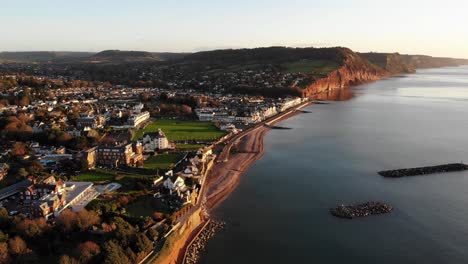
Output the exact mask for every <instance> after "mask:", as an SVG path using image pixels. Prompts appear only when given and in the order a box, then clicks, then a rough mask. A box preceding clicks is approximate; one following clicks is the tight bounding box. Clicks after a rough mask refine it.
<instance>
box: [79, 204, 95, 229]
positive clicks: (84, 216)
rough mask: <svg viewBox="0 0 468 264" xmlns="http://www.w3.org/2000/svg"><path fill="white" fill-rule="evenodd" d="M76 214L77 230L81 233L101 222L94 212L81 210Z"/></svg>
mask: <svg viewBox="0 0 468 264" xmlns="http://www.w3.org/2000/svg"><path fill="white" fill-rule="evenodd" d="M76 214H77V228H78V229H80V230H81V231H84V230H86V229H88V228H90V227H91V226H93V225H97V224H99V222H100V221H101V219H100V218H99V216H98V215H97V214H96V213H95V212H93V211H88V210H86V209H83V210H81V211H79V212H78V213H76Z"/></svg>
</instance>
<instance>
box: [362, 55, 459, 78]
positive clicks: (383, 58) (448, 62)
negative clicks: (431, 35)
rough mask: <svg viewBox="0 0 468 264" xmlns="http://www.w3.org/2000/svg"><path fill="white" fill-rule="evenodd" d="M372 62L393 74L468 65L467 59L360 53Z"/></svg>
mask: <svg viewBox="0 0 468 264" xmlns="http://www.w3.org/2000/svg"><path fill="white" fill-rule="evenodd" d="M360 55H361V56H362V57H364V58H366V59H367V60H369V61H370V62H372V63H374V64H375V65H378V66H379V67H382V68H383V69H385V70H386V71H388V72H390V73H392V74H400V73H414V72H415V71H416V69H427V68H439V67H453V66H460V65H465V64H468V60H466V59H455V58H443V57H431V56H425V55H400V54H399V53H375V52H369V53H360Z"/></svg>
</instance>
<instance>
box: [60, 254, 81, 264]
mask: <svg viewBox="0 0 468 264" xmlns="http://www.w3.org/2000/svg"><path fill="white" fill-rule="evenodd" d="M58 263H59V264H80V262H79V261H78V260H77V259H75V258H73V257H70V256H68V255H62V256H60V258H59V261H58Z"/></svg>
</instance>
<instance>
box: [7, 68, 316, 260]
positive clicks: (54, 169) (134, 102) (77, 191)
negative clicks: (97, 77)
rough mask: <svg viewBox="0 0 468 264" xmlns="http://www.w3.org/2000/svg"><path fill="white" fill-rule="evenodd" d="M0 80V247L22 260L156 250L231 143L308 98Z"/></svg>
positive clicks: (51, 79)
mask: <svg viewBox="0 0 468 264" xmlns="http://www.w3.org/2000/svg"><path fill="white" fill-rule="evenodd" d="M0 89H1V100H0V126H1V141H0V144H1V146H2V153H0V164H1V166H0V180H1V181H0V187H1V189H0V206H1V207H0V225H1V231H0V243H4V244H3V245H5V250H4V251H2V256H1V257H2V258H3V259H5V260H8V261H12V260H15V261H19V262H21V261H34V260H39V259H43V258H54V257H53V256H56V258H59V259H58V261H60V263H74V262H73V260H79V261H81V262H80V263H101V262H105V263H143V262H144V261H148V259H151V258H154V257H155V256H157V255H158V253H159V252H160V251H162V250H164V248H165V247H167V244H168V243H169V242H168V241H167V240H168V238H170V234H171V233H173V232H175V231H176V230H177V229H178V228H180V226H181V223H183V221H186V220H187V217H188V216H189V215H191V214H193V213H194V212H195V211H200V210H201V211H203V206H202V205H203V203H204V197H203V189H204V183H205V180H206V177H207V175H208V173H209V171H210V168H211V167H212V166H213V164H214V163H216V162H222V161H219V159H218V155H219V154H220V151H222V149H223V146H224V144H227V142H228V141H229V139H231V138H233V137H234V136H235V135H237V134H239V133H242V131H245V130H248V129H250V128H253V127H255V126H256V125H258V124H261V123H262V122H263V121H265V120H268V119H269V118H272V117H274V116H276V115H278V114H280V113H283V112H286V111H287V110H289V109H292V108H293V107H295V106H298V105H300V104H303V103H305V102H307V101H308V100H307V99H303V98H300V97H292V96H285V97H278V98H271V97H263V96H259V95H247V94H226V93H222V94H219V93H213V92H210V91H207V92H195V91H187V90H185V89H175V88H174V87H131V86H128V85H120V84H119V85H112V84H111V83H109V82H100V81H94V82H88V81H82V80H71V79H69V78H57V76H43V75H25V74H24V73H17V74H12V73H11V72H8V73H3V74H2V75H1V76H0ZM231 151H232V149H231ZM204 213H205V214H206V212H204ZM136 230H139V232H134V231H136ZM70 237H73V238H74V239H69V238H70ZM51 238H52V239H53V241H54V243H61V245H62V246H61V247H60V248H55V247H45V245H44V244H43V243H44V242H41V241H45V240H47V239H51ZM103 241H104V242H103ZM116 241H119V243H117V242H116ZM45 244H47V242H45ZM76 248H78V249H79V252H77V251H76V250H75V249H76ZM122 259H124V260H123V261H122ZM119 261H121V262H119Z"/></svg>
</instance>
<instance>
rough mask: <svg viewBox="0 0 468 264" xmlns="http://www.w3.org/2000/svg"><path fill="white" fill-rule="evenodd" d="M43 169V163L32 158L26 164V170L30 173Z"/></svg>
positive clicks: (36, 172)
mask: <svg viewBox="0 0 468 264" xmlns="http://www.w3.org/2000/svg"><path fill="white" fill-rule="evenodd" d="M43 170H44V165H42V163H41V162H40V161H39V160H33V161H32V162H31V164H29V166H28V171H29V173H31V174H38V173H40V172H42V171H43Z"/></svg>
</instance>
